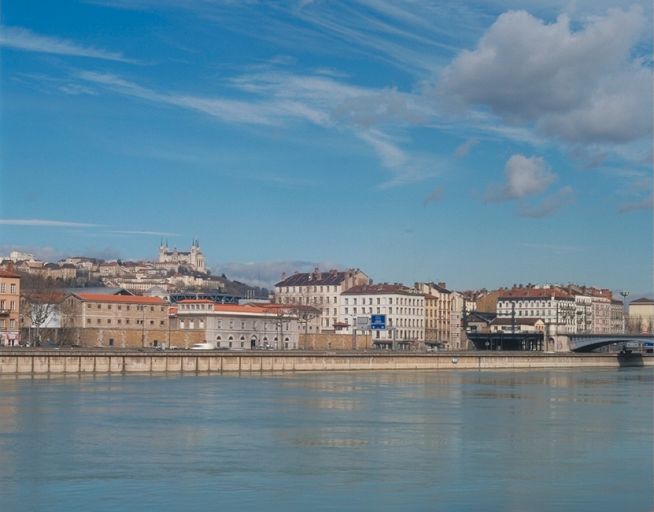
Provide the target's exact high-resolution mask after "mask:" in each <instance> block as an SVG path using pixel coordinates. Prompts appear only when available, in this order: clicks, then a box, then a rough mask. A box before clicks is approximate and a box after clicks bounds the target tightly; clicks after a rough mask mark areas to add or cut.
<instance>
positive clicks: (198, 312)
mask: <svg viewBox="0 0 654 512" xmlns="http://www.w3.org/2000/svg"><path fill="white" fill-rule="evenodd" d="M176 308H177V318H178V328H179V331H180V332H187V331H196V332H199V333H201V334H202V336H201V337H202V338H203V339H202V341H203V342H205V343H208V344H210V345H212V347H213V348H216V349H222V350H265V349H276V350H295V349H297V348H298V346H299V333H300V324H299V321H298V318H297V316H296V315H294V314H292V313H291V312H290V311H289V310H287V309H286V308H283V307H279V306H278V305H276V304H270V305H249V304H246V305H238V304H217V303H214V302H212V301H210V300H204V299H199V300H196V299H191V300H181V301H179V302H178V303H177V305H176Z"/></svg>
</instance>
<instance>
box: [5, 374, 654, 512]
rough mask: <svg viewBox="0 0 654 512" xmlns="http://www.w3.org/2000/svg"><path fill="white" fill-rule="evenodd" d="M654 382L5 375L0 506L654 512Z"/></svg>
mask: <svg viewBox="0 0 654 512" xmlns="http://www.w3.org/2000/svg"><path fill="white" fill-rule="evenodd" d="M653 377H654V375H653V373H652V371H651V370H649V369H629V370H628V369H624V370H620V371H616V370H592V371H588V370H586V371H563V370H562V371H544V370H539V371H510V372H472V371H471V372H466V371H461V372H433V371H424V372H362V373H324V374H320V373H311V374H300V373H297V374H278V375H242V376H235V375H234V376H201V377H200V376H182V375H179V376H174V375H168V376H161V377H151V376H147V377H145V376H126V377H121V376H108V377H82V378H78V377H63V378H47V379H0V484H1V485H0V503H2V504H3V506H2V510H3V512H4V511H5V510H28V509H32V510H39V509H48V510H55V511H57V510H62V511H64V510H65V511H70V510H87V509H94V510H112V511H115V510H117V509H119V510H142V509H157V510H164V511H165V510H182V509H183V510H199V509H205V508H209V509H215V508H217V507H218V508H219V509H220V510H261V509H270V510H277V509H280V510H281V509H283V510H306V509H308V508H310V509H314V510H333V509H342V510H367V509H373V508H374V509H379V510H430V509H434V508H438V509H445V510H481V509H483V510H561V509H567V510H621V509H624V506H623V505H624V503H626V502H628V503H630V504H633V506H632V507H631V508H632V509H633V510H647V509H648V508H649V507H650V505H651V482H652V476H653V475H652V464H651V453H652V435H653V429H652V412H653V406H652V384H653V383H654V378H653ZM616 475H619V478H618V479H617V480H616ZM620 482H628V485H622V484H621V483H620ZM627 500H628V501H627Z"/></svg>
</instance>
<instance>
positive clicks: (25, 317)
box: [20, 276, 64, 345]
mask: <svg viewBox="0 0 654 512" xmlns="http://www.w3.org/2000/svg"><path fill="white" fill-rule="evenodd" d="M63 299H64V293H63V290H62V289H61V288H60V287H59V283H57V282H56V281H54V280H52V279H46V278H43V277H38V276H29V278H27V279H25V280H24V282H23V287H21V297H20V302H21V307H20V309H21V316H22V321H23V326H24V327H27V330H28V340H29V343H30V345H33V344H34V341H36V345H40V344H41V330H42V329H43V328H44V327H52V328H57V327H58V318H59V314H60V311H59V308H60V305H61V303H62V301H63ZM25 324H27V325H25ZM33 331H34V337H33V336H32V333H33Z"/></svg>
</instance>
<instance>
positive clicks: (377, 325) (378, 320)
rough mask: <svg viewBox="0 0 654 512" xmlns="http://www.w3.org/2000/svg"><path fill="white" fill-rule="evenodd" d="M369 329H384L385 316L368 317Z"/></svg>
mask: <svg viewBox="0 0 654 512" xmlns="http://www.w3.org/2000/svg"><path fill="white" fill-rule="evenodd" d="M370 328H371V329H374V330H382V329H386V315H370Z"/></svg>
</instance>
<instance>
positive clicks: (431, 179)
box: [0, 0, 652, 292]
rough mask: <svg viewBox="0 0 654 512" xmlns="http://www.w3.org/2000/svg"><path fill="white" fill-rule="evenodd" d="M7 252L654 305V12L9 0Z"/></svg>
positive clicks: (4, 47) (3, 185)
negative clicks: (565, 286) (165, 255)
mask: <svg viewBox="0 0 654 512" xmlns="http://www.w3.org/2000/svg"><path fill="white" fill-rule="evenodd" d="M2 7H3V8H2V18H1V20H0V22H1V26H0V50H1V52H2V60H1V66H2V69H1V72H2V74H1V76H2V89H1V95H0V99H1V104H0V108H1V114H2V115H1V119H2V125H1V127H0V130H1V131H0V135H1V138H0V143H1V148H0V149H1V153H0V162H1V165H2V167H1V175H0V176H1V178H0V179H1V181H0V249H2V250H3V251H4V252H7V251H8V250H10V249H12V248H17V249H23V250H31V251H34V252H36V253H37V254H44V255H47V256H49V257H55V256H59V255H72V254H87V255H100V256H107V257H122V258H154V257H155V254H156V251H157V247H158V245H159V242H160V239H161V238H162V237H164V238H166V239H167V240H168V242H169V244H170V245H171V246H177V247H179V248H187V247H188V246H189V245H190V243H191V240H192V238H193V237H198V238H199V239H200V242H201V245H202V247H203V249H204V251H205V254H206V256H207V260H208V263H209V264H210V265H211V266H212V267H213V268H214V269H215V270H216V271H219V272H226V273H227V274H228V275H230V276H231V277H236V278H240V279H250V280H253V281H256V282H257V283H264V284H265V283H267V282H270V281H271V280H275V279H276V278H277V277H278V276H279V274H280V273H281V272H282V271H287V272H288V271H292V270H294V269H297V270H303V269H306V268H311V267H312V266H313V265H315V264H320V265H321V266H323V267H327V266H339V267H349V266H352V267H360V268H361V269H363V270H364V271H365V272H367V273H368V274H369V275H370V276H371V277H372V278H373V279H374V280H375V281H378V282H379V281H393V282H394V281H402V282H406V283H411V282H413V281H415V280H443V281H446V282H447V283H448V285H450V286H452V287H454V288H459V289H461V288H472V287H482V286H486V287H495V286H500V285H511V284H513V283H526V282H569V281H574V282H579V283H585V284H595V285H599V286H607V287H611V288H614V289H620V288H626V289H629V290H638V291H639V292H651V289H652V74H651V71H652V58H651V55H652V44H651V41H652V30H651V27H652V8H651V2H649V1H640V2H638V1H635V2H616V1H608V0H606V1H605V0H577V1H571V0H542V1H536V0H522V1H512V0H483V1H482V0H476V1H463V0H434V1H427V0H424V1H422V0H404V1H402V0H397V1H391V0H389V1H385V0H359V1H354V0H352V1H342V2H341V1H336V0H334V1H327V0H322V1H321V0H315V1H311V0H293V1H288V2H284V1H279V2H268V1H261V2H257V1H255V0H248V1H233V0H222V1H221V0H215V1H212V0H84V1H82V0H79V1H73V0H67V1H65V2H45V1H33V0H5V1H4V2H3V4H2Z"/></svg>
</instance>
